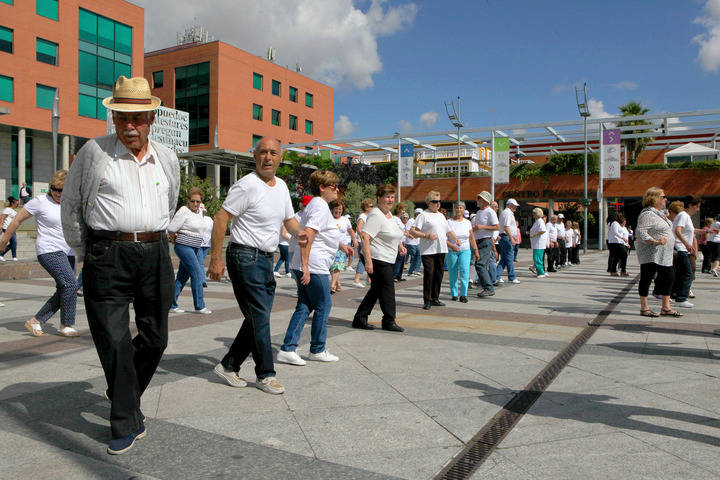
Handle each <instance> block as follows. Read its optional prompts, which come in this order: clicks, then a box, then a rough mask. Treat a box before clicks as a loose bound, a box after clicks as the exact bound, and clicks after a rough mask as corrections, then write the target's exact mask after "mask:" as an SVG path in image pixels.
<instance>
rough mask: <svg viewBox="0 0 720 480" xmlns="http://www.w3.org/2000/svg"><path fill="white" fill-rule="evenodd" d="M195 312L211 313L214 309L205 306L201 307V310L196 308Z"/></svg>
mask: <svg viewBox="0 0 720 480" xmlns="http://www.w3.org/2000/svg"><path fill="white" fill-rule="evenodd" d="M194 312H195V313H201V314H203V315H210V314H211V313H212V310H210V309H209V308H207V307H205V308H201V309H200V310H194Z"/></svg>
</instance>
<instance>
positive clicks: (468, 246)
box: [445, 202, 477, 303]
mask: <svg viewBox="0 0 720 480" xmlns="http://www.w3.org/2000/svg"><path fill="white" fill-rule="evenodd" d="M453 212H454V215H453V218H451V219H450V220H448V221H447V222H448V225H449V226H450V230H452V231H453V232H454V233H455V237H456V238H457V239H458V241H459V242H460V246H457V245H455V244H453V243H451V242H450V241H448V242H447V246H448V249H449V250H450V251H449V252H448V254H447V256H446V257H445V262H446V263H447V267H448V277H449V278H450V295H452V299H453V301H455V300H458V299H459V300H460V302H462V303H467V301H468V300H467V291H468V283H469V281H470V262H471V261H472V260H473V257H476V256H477V244H476V243H475V235H473V233H472V224H471V223H470V220H468V219H466V218H465V212H466V210H465V202H458V203H456V204H455V208H454V211H453ZM458 277H459V279H460V291H459V292H458Z"/></svg>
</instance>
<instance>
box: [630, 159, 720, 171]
mask: <svg viewBox="0 0 720 480" xmlns="http://www.w3.org/2000/svg"><path fill="white" fill-rule="evenodd" d="M688 168H697V169H701V170H702V169H709V170H717V169H720V161H719V160H709V161H708V160H706V161H703V162H682V163H667V164H666V163H636V164H635V165H627V166H624V167H622V169H623V170H667V169H688Z"/></svg>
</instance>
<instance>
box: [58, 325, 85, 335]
mask: <svg viewBox="0 0 720 480" xmlns="http://www.w3.org/2000/svg"><path fill="white" fill-rule="evenodd" d="M58 335H60V336H63V337H77V336H78V335H80V332H78V331H77V330H75V329H74V328H73V327H68V326H64V327H63V328H61V329H60V330H58Z"/></svg>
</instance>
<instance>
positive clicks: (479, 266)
mask: <svg viewBox="0 0 720 480" xmlns="http://www.w3.org/2000/svg"><path fill="white" fill-rule="evenodd" d="M492 201H493V199H492V195H490V192H488V191H485V190H483V191H482V192H480V193H478V195H477V203H478V207H479V209H478V211H477V213H476V214H475V217H474V218H473V221H472V226H473V227H472V228H473V232H474V234H475V243H477V247H478V254H477V260H476V261H475V270H476V271H477V274H478V278H479V279H480V285H482V291H481V292H480V293H478V294H477V295H478V297H480V298H483V297H491V296H493V295H495V287H494V286H493V283H494V282H495V279H494V278H492V276H491V275H490V264H491V262H492V263H494V262H495V254H494V251H495V249H494V248H493V247H494V244H493V233H494V232H496V231H497V230H498V229H499V228H500V227H499V226H498V217H497V214H496V213H495V210H493V209H492V208H491V204H492Z"/></svg>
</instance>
